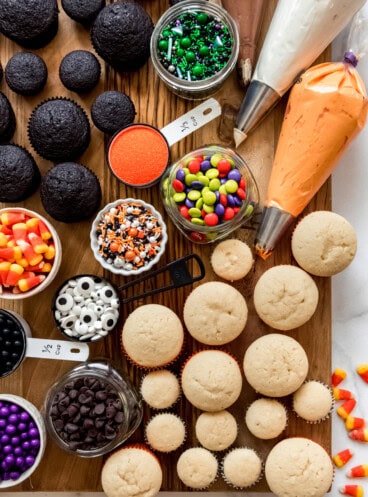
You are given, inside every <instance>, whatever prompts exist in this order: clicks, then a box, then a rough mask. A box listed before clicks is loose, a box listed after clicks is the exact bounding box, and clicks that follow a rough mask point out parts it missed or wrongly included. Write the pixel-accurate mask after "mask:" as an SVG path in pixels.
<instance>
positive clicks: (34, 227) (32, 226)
mask: <svg viewBox="0 0 368 497" xmlns="http://www.w3.org/2000/svg"><path fill="white" fill-rule="evenodd" d="M26 225H27V231H28V233H36V234H37V235H39V234H40V229H39V226H38V225H39V219H37V218H36V217H31V218H30V219H27V221H26Z"/></svg>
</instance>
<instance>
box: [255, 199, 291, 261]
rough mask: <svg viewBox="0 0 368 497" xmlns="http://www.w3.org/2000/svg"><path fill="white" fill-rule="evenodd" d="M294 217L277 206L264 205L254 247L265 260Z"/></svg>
mask: <svg viewBox="0 0 368 497" xmlns="http://www.w3.org/2000/svg"><path fill="white" fill-rule="evenodd" d="M294 220H295V217H294V216H292V215H291V214H289V213H288V212H286V211H283V210H282V209H280V208H279V207H264V209H263V213H262V219H261V223H260V225H259V228H258V231H257V234H256V238H255V241H254V247H255V251H256V254H257V255H258V256H259V257H261V258H262V259H264V260H266V259H267V258H268V257H269V256H270V255H271V253H272V252H273V250H274V248H275V247H276V245H277V243H278V242H279V241H280V239H281V238H282V236H283V235H284V233H285V231H286V230H287V229H288V228H289V226H290V225H291V224H292V223H293V221H294Z"/></svg>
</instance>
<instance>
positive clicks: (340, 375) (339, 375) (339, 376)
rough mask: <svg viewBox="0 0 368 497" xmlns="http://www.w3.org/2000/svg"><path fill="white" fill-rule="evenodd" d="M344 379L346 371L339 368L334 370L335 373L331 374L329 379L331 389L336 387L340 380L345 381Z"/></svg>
mask: <svg viewBox="0 0 368 497" xmlns="http://www.w3.org/2000/svg"><path fill="white" fill-rule="evenodd" d="M345 378H346V371H344V370H343V369H340V368H336V369H335V371H334V372H333V373H332V378H331V384H332V386H333V387H337V385H339V384H340V383H341V382H342V380H345Z"/></svg>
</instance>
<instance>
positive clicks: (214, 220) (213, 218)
mask: <svg viewBox="0 0 368 497" xmlns="http://www.w3.org/2000/svg"><path fill="white" fill-rule="evenodd" d="M204 222H205V223H206V224H207V226H216V224H218V222H219V218H218V215H217V214H216V213H215V212H211V213H210V214H206V215H205V216H204Z"/></svg>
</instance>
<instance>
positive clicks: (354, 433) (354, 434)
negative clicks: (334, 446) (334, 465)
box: [349, 428, 368, 442]
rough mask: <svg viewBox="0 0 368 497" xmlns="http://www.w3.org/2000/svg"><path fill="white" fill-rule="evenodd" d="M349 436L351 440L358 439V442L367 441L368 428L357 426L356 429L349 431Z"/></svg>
mask: <svg viewBox="0 0 368 497" xmlns="http://www.w3.org/2000/svg"><path fill="white" fill-rule="evenodd" d="M349 437H350V438H351V439H352V440H358V441H359V442H368V430H367V428H358V429H357V430H351V431H349Z"/></svg>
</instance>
